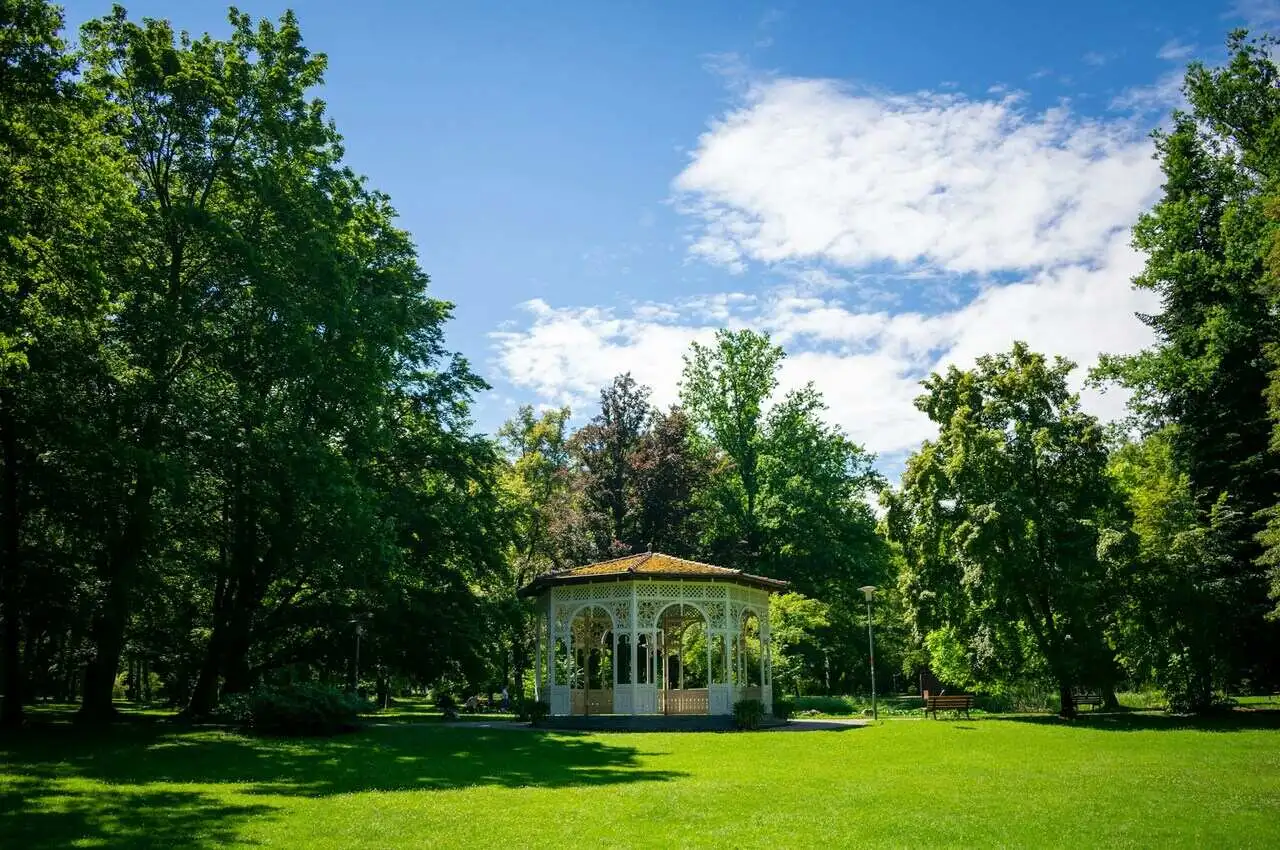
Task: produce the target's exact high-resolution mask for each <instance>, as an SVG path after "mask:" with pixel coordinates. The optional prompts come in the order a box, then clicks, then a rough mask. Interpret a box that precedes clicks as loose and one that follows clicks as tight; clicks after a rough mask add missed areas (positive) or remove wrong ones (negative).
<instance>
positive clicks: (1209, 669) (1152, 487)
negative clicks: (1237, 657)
mask: <svg viewBox="0 0 1280 850" xmlns="http://www.w3.org/2000/svg"><path fill="white" fill-rule="evenodd" d="M1175 428H1176V426H1168V427H1167V428H1165V429H1164V430H1161V431H1156V432H1154V433H1152V434H1149V435H1148V436H1146V437H1145V438H1143V439H1142V440H1140V441H1137V442H1126V443H1124V444H1123V445H1121V446H1119V447H1118V448H1117V449H1116V451H1115V452H1113V453H1112V456H1111V459H1110V462H1109V467H1108V468H1109V472H1110V474H1111V476H1112V478H1113V479H1114V480H1115V482H1116V485H1117V487H1118V489H1119V490H1120V492H1121V493H1123V494H1124V498H1125V502H1126V506H1127V508H1128V511H1129V512H1130V514H1131V516H1132V529H1133V535H1134V537H1135V538H1136V544H1137V545H1136V547H1133V548H1134V549H1136V551H1129V547H1126V551H1124V553H1123V557H1122V559H1121V564H1120V566H1119V572H1120V577H1119V583H1120V586H1121V588H1122V590H1123V593H1122V594H1121V595H1120V596H1119V597H1118V599H1117V605H1116V607H1115V610H1114V612H1113V615H1114V617H1113V619H1114V625H1113V631H1114V637H1113V642H1114V643H1115V645H1116V646H1117V647H1118V648H1119V653H1120V658H1119V660H1120V661H1121V663H1122V664H1123V665H1124V666H1125V668H1126V670H1127V671H1128V672H1129V674H1130V676H1132V677H1133V678H1134V679H1135V680H1136V681H1153V682H1154V683H1155V684H1156V685H1157V686H1158V687H1159V688H1160V689H1161V690H1162V691H1163V692H1164V694H1165V696H1166V698H1167V699H1168V700H1169V705H1170V707H1171V708H1174V709H1177V710H1189V711H1204V710H1206V709H1208V708H1210V707H1211V706H1212V705H1213V703H1214V694H1215V692H1216V691H1218V690H1220V689H1222V688H1223V687H1225V685H1226V683H1227V680H1228V677H1229V675H1230V672H1231V670H1230V665H1229V663H1228V662H1229V659H1230V658H1231V654H1232V653H1231V649H1230V647H1228V646H1226V645H1225V642H1226V641H1228V640H1230V634H1229V633H1226V632H1223V631H1222V629H1221V624H1222V623H1223V622H1229V621H1230V619H1231V617H1232V616H1233V614H1232V611H1231V608H1232V606H1233V605H1234V604H1235V593H1234V588H1233V587H1232V586H1231V585H1229V584H1226V583H1224V582H1221V581H1217V580H1215V576H1217V575H1219V574H1220V573H1221V571H1222V568H1223V565H1222V564H1221V562H1220V561H1221V558H1222V557H1223V554H1224V553H1222V552H1220V551H1215V549H1214V545H1215V544H1216V543H1217V542H1218V541H1220V540H1221V537H1220V536H1219V535H1217V534H1214V533H1212V531H1211V530H1210V529H1212V528H1213V526H1214V523H1213V521H1212V520H1210V522H1208V523H1202V522H1201V521H1200V517H1199V515H1198V511H1197V507H1196V504H1195V499H1194V498H1193V497H1192V494H1191V487H1190V484H1189V482H1188V479H1187V474H1186V473H1185V472H1182V471H1181V470H1180V469H1179V468H1178V463H1177V461H1176V460H1175V458H1174V453H1173V442H1174V440H1173V435H1172V433H1171V432H1172V431H1173V430H1174V429H1175Z"/></svg>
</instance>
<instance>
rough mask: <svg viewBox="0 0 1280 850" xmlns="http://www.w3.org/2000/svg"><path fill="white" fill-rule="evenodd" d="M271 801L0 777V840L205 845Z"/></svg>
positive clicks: (228, 836) (39, 848)
mask: <svg viewBox="0 0 1280 850" xmlns="http://www.w3.org/2000/svg"><path fill="white" fill-rule="evenodd" d="M272 811H273V810H272V808H271V807H270V806H266V805H261V804H252V805H248V804H240V805H237V804H231V803H227V802H226V801H224V800H219V799H218V798H217V797H215V796H214V795H212V794H207V793H203V792H200V791H178V790H171V789H165V790H147V789H116V788H111V789H104V788H102V787H100V786H99V787H96V788H94V789H93V790H91V791H90V790H86V789H83V788H74V787H63V786H61V785H60V784H59V783H55V782H52V781H50V780H47V779H26V778H24V779H20V780H19V781H17V782H12V783H6V784H4V785H0V846H4V847H13V848H19V847H21V848H29V850H44V849H45V848H50V849H51V848H55V847H69V846H71V845H72V844H73V843H75V842H88V843H89V844H90V845H91V846H107V847H155V848H205V847H221V846H224V845H226V844H228V843H230V842H232V841H234V840H236V833H237V829H238V826H239V825H240V824H241V823H243V822H244V821H245V820H247V819H248V818H251V817H255V816H259V817H260V816H268V815H270V814H271V812H272Z"/></svg>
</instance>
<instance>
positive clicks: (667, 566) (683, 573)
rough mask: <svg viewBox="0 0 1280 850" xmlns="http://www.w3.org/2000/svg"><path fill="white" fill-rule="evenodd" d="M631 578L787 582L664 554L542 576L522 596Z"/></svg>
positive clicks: (768, 585)
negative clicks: (565, 585) (575, 585)
mask: <svg viewBox="0 0 1280 850" xmlns="http://www.w3.org/2000/svg"><path fill="white" fill-rule="evenodd" d="M632 578H655V579H657V578H662V579H694V580H701V581H728V582H733V583H734V584H744V585H749V586H751V587H758V588H761V589H762V590H769V591H773V590H784V589H785V588H786V587H787V584H788V582H785V581H781V580H780V579H776V578H766V577H765V576H757V575H752V574H751V573H745V572H743V571H742V570H731V569H729V568H728V567H717V566H715V565H714V564H704V563H701V562H700V561H690V560H686V559H685V558H676V557H674V556H672V555H664V554H662V553H661V552H641V553H640V554H638V555H625V556H623V557H621V558H614V559H612V560H610V561H601V562H599V563H597V564H586V565H585V566H581V567H570V568H569V569H566V570H554V571H552V572H549V573H543V574H542V575H540V576H538V577H536V578H535V579H534V580H533V581H531V582H529V583H528V584H527V585H525V586H524V587H522V588H520V595H521V596H536V595H537V594H539V593H541V592H542V591H543V590H545V589H546V588H548V587H552V586H554V585H562V584H588V583H590V582H596V581H601V582H603V581H625V580H627V579H632Z"/></svg>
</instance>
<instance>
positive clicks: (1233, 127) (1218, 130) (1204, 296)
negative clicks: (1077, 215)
mask: <svg viewBox="0 0 1280 850" xmlns="http://www.w3.org/2000/svg"><path fill="white" fill-rule="evenodd" d="M1272 48H1273V42H1272V41H1271V40H1270V39H1266V38H1264V39H1259V40H1253V41H1251V40H1249V39H1248V38H1247V36H1246V34H1245V33H1244V32H1243V31H1237V32H1235V33H1233V34H1232V35H1231V37H1230V38H1229V40H1228V49H1229V50H1230V53H1231V56H1230V59H1229V61H1228V62H1227V64H1226V65H1225V66H1223V67H1221V68H1217V69H1209V68H1206V67H1205V66H1204V65H1202V64H1199V63H1192V65H1191V66H1190V67H1189V68H1188V70H1187V74H1186V77H1185V80H1184V91H1185V93H1186V95H1187V100H1188V103H1189V105H1190V112H1176V113H1174V116H1173V121H1172V126H1171V127H1170V128H1169V129H1168V130H1165V131H1161V132H1158V133H1156V135H1155V144H1156V151H1157V155H1158V156H1159V158H1160V161H1161V167H1162V169H1163V171H1164V174H1165V184H1164V195H1163V197H1162V198H1161V199H1160V201H1159V202H1158V203H1157V204H1156V205H1155V207H1154V208H1153V209H1152V210H1151V211H1150V212H1148V213H1146V214H1144V215H1143V216H1142V217H1141V219H1140V220H1139V221H1138V224H1137V225H1136V226H1135V228H1134V232H1133V239H1134V245H1135V246H1136V247H1137V248H1138V249H1140V250H1141V251H1143V252H1144V253H1145V254H1146V255H1147V261H1146V266H1145V268H1144V269H1143V272H1142V274H1141V275H1139V276H1138V277H1137V278H1135V280H1134V285H1135V286H1137V287H1139V288H1142V289H1148V290H1151V291H1153V292H1155V293H1157V294H1158V295H1159V296H1160V301H1161V309H1160V310H1159V311H1158V312H1156V313H1155V314H1153V315H1151V316H1145V317H1143V318H1144V320H1145V321H1146V322H1147V323H1148V324H1149V325H1150V326H1151V328H1152V329H1153V330H1154V331H1155V333H1156V337H1157V342H1156V344H1155V345H1154V346H1153V347H1152V348H1150V349H1148V350H1146V351H1143V352H1141V353H1139V354H1137V355H1133V356H1127V357H1111V358H1104V359H1103V361H1102V362H1101V364H1100V367H1099V369H1098V370H1097V372H1096V377H1097V378H1098V379H1105V380H1115V381H1118V382H1119V383H1120V384H1122V385H1123V386H1125V387H1127V388H1129V389H1130V390H1131V391H1132V392H1133V402H1132V405H1131V406H1132V410H1133V412H1134V419H1135V422H1136V424H1138V425H1139V426H1141V427H1142V428H1143V429H1144V431H1145V432H1146V433H1154V432H1157V431H1164V433H1165V434H1166V436H1167V439H1168V440H1169V445H1170V449H1171V452H1172V458H1173V461H1174V463H1175V464H1176V465H1177V469H1178V470H1179V472H1180V474H1185V475H1186V481H1187V486H1188V487H1189V488H1190V492H1191V496H1192V499H1193V500H1194V503H1195V507H1196V511H1195V513H1196V517H1197V520H1196V522H1197V523H1198V524H1199V526H1200V527H1201V529H1202V530H1203V532H1204V533H1205V534H1206V535H1207V538H1206V539H1205V541H1204V543H1205V545H1206V546H1208V547H1209V550H1210V551H1213V552H1216V553H1218V555H1217V556H1215V558H1214V562H1215V563H1216V564H1217V569H1218V570H1219V572H1217V573H1216V574H1215V575H1213V576H1212V577H1210V576H1206V577H1205V578H1206V579H1207V580H1209V581H1212V582H1220V583H1222V584H1223V585H1227V586H1230V588H1231V590H1230V595H1231V597H1232V599H1233V603H1232V605H1231V606H1230V607H1229V608H1228V609H1227V610H1223V611H1222V612H1221V614H1222V620H1221V622H1220V623H1219V626H1218V628H1219V629H1220V630H1221V632H1222V634H1223V635H1224V638H1225V639H1224V642H1223V644H1222V647H1221V648H1222V650H1223V651H1225V652H1227V653H1229V654H1230V656H1231V657H1230V658H1229V659H1228V660H1227V667H1228V668H1229V669H1230V670H1232V673H1231V675H1230V676H1229V677H1228V680H1230V681H1238V680H1240V679H1241V678H1244V677H1247V678H1253V679H1254V680H1255V681H1257V680H1259V679H1269V680H1271V681H1275V680H1276V679H1277V677H1280V653H1278V652H1277V650H1276V649H1275V647H1277V646H1278V645H1280V632H1278V631H1277V629H1276V627H1275V626H1274V625H1268V624H1267V623H1266V622H1265V621H1264V615H1265V614H1266V612H1267V610H1268V608H1269V607H1270V606H1269V604H1268V602H1267V585H1266V567H1265V564H1266V563H1267V561H1268V558H1270V559H1274V556H1268V557H1264V546H1270V547H1273V546H1274V545H1275V544H1276V543H1277V542H1280V535H1275V534H1273V533H1270V532H1268V533H1265V534H1264V535H1263V537H1262V538H1261V542H1260V539H1259V534H1260V532H1264V529H1265V525H1266V520H1267V518H1268V516H1274V515H1277V514H1276V513H1275V510H1274V509H1275V507H1276V506H1277V503H1278V502H1280V464H1278V462H1277V455H1276V454H1275V452H1274V450H1272V448H1271V447H1270V446H1269V441H1270V440H1271V438H1272V433H1273V431H1274V429H1275V424H1274V422H1275V421H1280V420H1274V419H1273V417H1274V415H1275V414H1274V412H1273V410H1271V409H1269V407H1268V401H1267V395H1266V393H1267V390H1268V386H1269V383H1270V381H1271V377H1270V376H1269V372H1271V371H1272V370H1274V369H1275V365H1274V364H1275V362H1277V361H1276V360H1275V352H1276V351H1277V350H1278V349H1277V347H1276V345H1277V341H1278V339H1280V337H1278V333H1280V324H1277V316H1278V315H1280V313H1277V311H1276V309H1275V303H1276V301H1275V299H1276V294H1275V293H1276V292H1277V291H1278V290H1277V289H1276V288H1275V285H1274V279H1273V278H1272V277H1270V276H1269V275H1268V270H1267V257H1268V254H1269V253H1270V252H1271V251H1272V248H1273V245H1274V244H1275V239H1276V234H1277V232H1278V231H1277V227H1276V223H1275V218H1274V209H1275V205H1274V202H1273V198H1274V197H1275V193H1276V189H1277V179H1278V178H1280V147H1278V145H1280V137H1277V136H1276V132H1275V128H1276V127H1277V126H1280V123H1278V119H1280V89H1278V88H1277V84H1278V83H1280V72H1278V71H1277V69H1276V66H1275V64H1274V62H1273V61H1272V59H1271V51H1272ZM1272 398H1273V399H1276V398H1280V396H1277V395H1275V394H1273V395H1272ZM1273 405H1274V402H1273ZM1170 425H1174V426H1177V427H1176V428H1172V429H1169V430H1167V431H1165V429H1166V427H1167V426H1170ZM1183 601H1185V600H1183ZM1174 602H1175V600H1173V599H1171V600H1170V604H1173V603H1174Z"/></svg>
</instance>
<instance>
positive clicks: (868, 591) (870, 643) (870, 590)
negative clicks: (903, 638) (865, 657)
mask: <svg viewBox="0 0 1280 850" xmlns="http://www.w3.org/2000/svg"><path fill="white" fill-rule="evenodd" d="M858 590H861V591H862V595H863V596H865V597H866V598H867V651H868V652H869V653H870V658H871V719H872V720H879V719H880V713H879V712H878V711H877V710H876V642H875V638H873V637H872V636H871V599H872V598H873V597H874V596H875V595H876V589H875V586H874V585H870V584H868V585H866V586H864V587H860V588H858Z"/></svg>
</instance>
